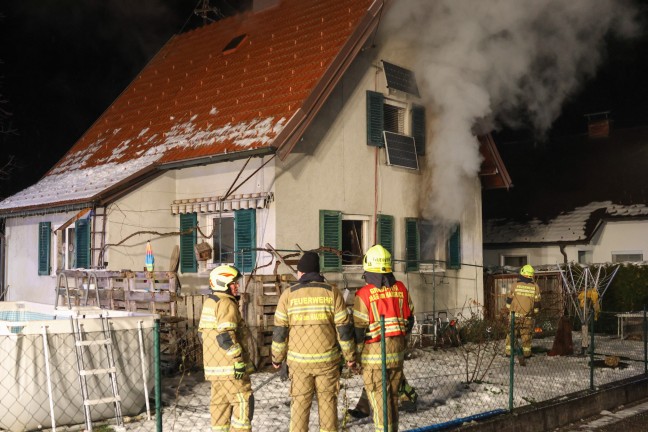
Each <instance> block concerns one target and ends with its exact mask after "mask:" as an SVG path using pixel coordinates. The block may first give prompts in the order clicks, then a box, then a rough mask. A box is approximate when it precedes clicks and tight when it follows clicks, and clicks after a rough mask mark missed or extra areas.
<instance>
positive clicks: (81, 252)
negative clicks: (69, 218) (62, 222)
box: [74, 219, 90, 269]
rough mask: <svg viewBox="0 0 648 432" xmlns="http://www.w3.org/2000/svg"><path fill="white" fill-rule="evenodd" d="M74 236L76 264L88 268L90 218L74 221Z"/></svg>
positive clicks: (78, 266)
mask: <svg viewBox="0 0 648 432" xmlns="http://www.w3.org/2000/svg"><path fill="white" fill-rule="evenodd" d="M74 235H75V236H76V266H77V268H85V269H87V268H90V219H79V220H77V221H76V222H75V223H74Z"/></svg>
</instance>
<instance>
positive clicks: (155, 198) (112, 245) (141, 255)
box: [104, 171, 179, 271]
mask: <svg viewBox="0 0 648 432" xmlns="http://www.w3.org/2000/svg"><path fill="white" fill-rule="evenodd" d="M174 197H175V172H173V171H172V172H168V173H165V174H163V175H161V176H159V177H157V178H155V179H153V180H152V181H150V182H148V183H146V184H144V185H143V186H141V187H140V188H138V189H136V190H134V191H132V192H131V193H129V194H127V195H125V196H124V197H122V198H120V199H119V200H117V201H116V202H114V203H112V204H111V205H109V206H108V208H107V214H108V224H107V227H106V245H107V247H106V253H105V257H104V262H107V263H108V266H107V268H108V269H109V270H123V269H128V270H133V271H142V270H144V268H145V263H144V259H145V256H146V243H147V241H149V240H150V242H151V248H152V250H153V256H154V257H155V268H154V269H155V270H168V269H169V259H170V257H171V251H172V250H173V247H174V246H175V245H176V244H179V240H178V236H177V235H174V236H164V234H166V233H172V232H174V231H176V232H177V231H178V230H179V224H178V223H177V217H174V216H173V215H172V214H171V205H170V203H171V201H173V199H174Z"/></svg>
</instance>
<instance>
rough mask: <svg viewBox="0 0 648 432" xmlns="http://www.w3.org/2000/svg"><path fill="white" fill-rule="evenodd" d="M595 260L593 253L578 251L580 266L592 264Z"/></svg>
mask: <svg viewBox="0 0 648 432" xmlns="http://www.w3.org/2000/svg"><path fill="white" fill-rule="evenodd" d="M592 259H593V254H592V251H584V250H580V251H578V263H579V264H590V263H591V262H592Z"/></svg>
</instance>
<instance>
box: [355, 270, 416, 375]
mask: <svg viewBox="0 0 648 432" xmlns="http://www.w3.org/2000/svg"><path fill="white" fill-rule="evenodd" d="M381 316H384V317H385V336H386V341H385V347H386V355H387V357H386V362H387V367H388V368H396V367H400V366H402V364H403V359H404V356H405V348H406V344H405V334H406V333H407V329H408V321H409V320H410V318H411V316H412V305H411V299H410V297H409V292H408V291H407V288H405V285H404V284H403V283H402V282H400V281H396V283H395V284H394V285H393V286H391V287H384V286H383V287H381V288H377V287H375V286H374V285H371V284H367V285H365V286H364V287H362V288H361V289H359V290H358V291H357V292H356V297H355V302H354V306H353V320H354V325H355V327H356V337H357V338H356V346H357V352H358V353H361V358H360V360H361V362H362V366H363V367H369V368H374V367H380V364H381V356H382V354H381V347H380V343H377V342H380V339H381V336H380V332H381V328H380V317H381ZM358 338H360V340H358Z"/></svg>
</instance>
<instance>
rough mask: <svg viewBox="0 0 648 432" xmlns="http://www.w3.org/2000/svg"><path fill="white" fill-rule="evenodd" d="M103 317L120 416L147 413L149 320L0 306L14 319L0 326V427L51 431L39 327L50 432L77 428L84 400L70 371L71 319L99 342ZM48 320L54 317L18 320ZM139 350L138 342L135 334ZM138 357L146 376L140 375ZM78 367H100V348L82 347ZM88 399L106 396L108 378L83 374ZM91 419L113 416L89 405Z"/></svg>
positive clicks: (106, 407) (73, 368)
mask: <svg viewBox="0 0 648 432" xmlns="http://www.w3.org/2000/svg"><path fill="white" fill-rule="evenodd" d="M100 314H103V315H104V316H108V317H109V322H110V326H111V331H112V339H113V354H114V359H115V364H116V368H117V382H118V388H119V394H120V396H121V399H122V404H121V405H122V413H123V415H124V416H132V415H137V414H139V413H141V412H143V411H144V410H145V408H146V399H145V390H144V388H145V385H144V381H146V388H147V389H148V391H149V395H150V394H152V392H151V390H152V388H153V372H154V369H153V366H154V365H153V362H154V359H153V339H154V338H153V335H154V330H155V328H154V326H155V322H154V320H155V318H157V315H154V314H140V313H132V312H125V311H112V310H102V309H98V308H95V307H85V308H73V309H72V310H69V309H67V308H64V309H61V308H59V310H54V308H53V307H52V306H49V305H43V304H38V303H30V302H0V316H4V317H11V318H17V321H0V358H1V359H2V361H1V362H0V392H2V393H1V394H2V397H0V429H2V430H7V431H11V432H14V431H16V432H17V431H25V430H37V429H41V428H49V427H51V426H52V421H51V410H50V398H49V392H48V379H47V368H46V357H45V349H44V346H43V341H44V340H45V338H44V336H43V329H44V328H45V329H46V332H47V346H48V350H49V362H48V364H49V370H50V375H51V387H52V399H53V403H54V419H55V422H56V426H62V425H70V424H82V423H84V421H85V419H84V415H83V398H82V396H81V386H80V383H79V375H78V369H77V357H76V352H75V338H74V334H73V333H72V323H71V319H70V317H71V316H79V317H80V324H81V325H82V326H83V330H84V333H85V334H84V336H85V339H87V340H95V339H103V338H105V336H104V334H103V332H102V327H101V320H100V319H98V317H99V315H100ZM47 316H53V317H55V319H49V320H38V319H37V320H32V321H23V319H28V318H39V317H40V318H42V317H47ZM140 328H141V329H142V330H141V334H142V340H143V344H140V330H139V329H140ZM140 346H142V347H143V351H144V366H145V371H146V372H145V375H146V378H145V379H144V377H143V372H142V360H141V359H142V356H141V353H140ZM84 361H85V369H93V368H103V367H107V363H106V353H105V350H104V348H103V347H101V346H93V347H92V348H85V349H84ZM87 380H88V389H89V391H90V395H89V398H90V399H96V398H101V397H107V396H111V395H112V391H111V387H110V379H109V376H108V375H105V374H104V375H99V376H88V377H87ZM90 410H91V413H92V418H93V420H94V421H97V420H102V419H110V418H114V416H115V412H114V408H113V405H112V404H100V405H96V406H93V407H91V409H90Z"/></svg>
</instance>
